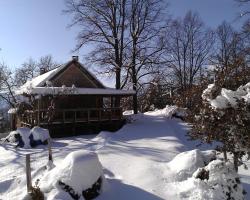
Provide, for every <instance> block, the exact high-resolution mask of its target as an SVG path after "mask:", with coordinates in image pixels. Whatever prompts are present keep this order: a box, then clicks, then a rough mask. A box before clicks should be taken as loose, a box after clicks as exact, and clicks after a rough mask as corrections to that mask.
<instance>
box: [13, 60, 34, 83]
mask: <svg viewBox="0 0 250 200" xmlns="http://www.w3.org/2000/svg"><path fill="white" fill-rule="evenodd" d="M37 71H38V70H37V62H36V61H35V60H34V59H32V58H29V59H28V60H27V61H25V62H24V63H23V64H22V66H21V67H20V68H17V69H16V71H15V75H14V76H15V82H16V84H17V86H21V85H23V84H24V83H26V81H28V80H30V79H32V78H33V77H35V76H37Z"/></svg>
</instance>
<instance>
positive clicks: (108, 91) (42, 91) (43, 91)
mask: <svg viewBox="0 0 250 200" xmlns="http://www.w3.org/2000/svg"><path fill="white" fill-rule="evenodd" d="M16 94H17V95H42V96H46V95H103V96H132V95H134V94H135V91H134V90H117V89H114V88H76V87H30V88H25V89H22V90H17V91H16Z"/></svg>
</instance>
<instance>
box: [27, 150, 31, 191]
mask: <svg viewBox="0 0 250 200" xmlns="http://www.w3.org/2000/svg"><path fill="white" fill-rule="evenodd" d="M26 180H27V192H28V193H29V192H31V189H32V182H31V168H30V154H27V155H26Z"/></svg>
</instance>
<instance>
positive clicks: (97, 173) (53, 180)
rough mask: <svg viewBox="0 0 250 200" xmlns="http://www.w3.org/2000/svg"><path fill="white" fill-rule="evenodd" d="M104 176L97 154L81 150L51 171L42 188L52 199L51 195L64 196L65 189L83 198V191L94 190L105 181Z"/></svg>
mask: <svg viewBox="0 0 250 200" xmlns="http://www.w3.org/2000/svg"><path fill="white" fill-rule="evenodd" d="M102 174H103V172H102V165H101V163H100V161H99V159H98V156H97V154H96V153H95V152H91V151H86V150H79V151H75V152H72V153H70V154H68V155H67V156H66V158H65V159H64V160H63V161H62V163H61V164H60V165H59V166H56V167H55V168H53V169H52V170H51V171H49V172H48V173H47V174H46V175H45V176H44V177H43V178H42V179H41V182H40V188H41V190H42V191H43V192H45V193H49V194H48V197H50V198H51V195H53V196H54V195H56V196H60V195H62V193H64V192H62V191H61V190H64V191H65V188H72V191H73V193H74V194H76V195H78V197H81V195H82V194H83V191H85V190H87V189H90V188H93V185H94V184H96V183H97V181H98V180H100V179H103V177H102ZM55 190H59V191H57V192H55ZM99 192H100V191H99Z"/></svg>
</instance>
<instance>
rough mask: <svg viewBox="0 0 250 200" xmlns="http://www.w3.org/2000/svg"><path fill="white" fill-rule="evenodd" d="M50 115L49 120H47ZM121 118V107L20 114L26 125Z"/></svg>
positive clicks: (88, 121) (40, 111) (21, 120)
mask: <svg viewBox="0 0 250 200" xmlns="http://www.w3.org/2000/svg"><path fill="white" fill-rule="evenodd" d="M49 117H50V120H49ZM121 119H122V109H121V108H88V109H83V108H81V109H56V110H54V111H53V112H51V113H49V112H48V110H34V111H26V112H25V113H24V114H22V115H21V116H20V122H21V124H22V125H26V126H36V125H45V124H49V123H50V124H67V123H90V122H104V121H115V120H121Z"/></svg>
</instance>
